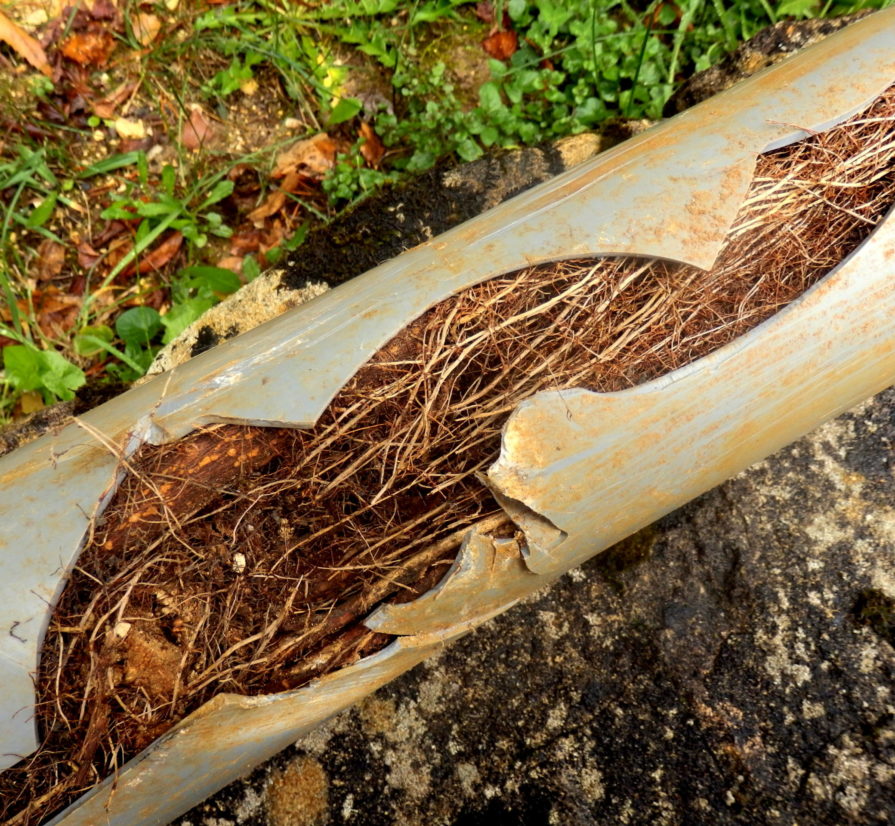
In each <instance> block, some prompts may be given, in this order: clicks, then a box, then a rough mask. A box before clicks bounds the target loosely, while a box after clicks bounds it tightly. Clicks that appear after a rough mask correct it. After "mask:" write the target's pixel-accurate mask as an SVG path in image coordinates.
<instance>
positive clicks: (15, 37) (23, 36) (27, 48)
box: [0, 11, 53, 77]
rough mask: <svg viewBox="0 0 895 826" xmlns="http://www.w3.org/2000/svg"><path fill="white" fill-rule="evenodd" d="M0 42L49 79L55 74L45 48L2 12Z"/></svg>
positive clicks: (0, 14) (0, 12)
mask: <svg viewBox="0 0 895 826" xmlns="http://www.w3.org/2000/svg"><path fill="white" fill-rule="evenodd" d="M0 40H2V41H3V42H4V43H6V44H7V45H8V46H9V47H10V48H11V49H12V50H13V51H15V52H18V54H19V55H21V56H22V57H23V58H24V59H25V60H27V61H28V62H29V63H30V64H31V65H32V66H33V67H34V68H35V69H37V70H38V71H39V72H43V73H44V74H45V75H47V77H49V76H50V75H51V74H53V70H52V69H51V68H50V64H49V63H48V62H47V55H46V53H45V52H44V50H43V46H41V45H40V43H38V42H37V40H35V39H34V38H33V37H32V36H31V35H30V34H28V33H27V32H26V31H24V30H23V29H22V28H21V27H20V26H19V25H17V24H16V23H14V22H13V21H12V20H10V19H9V18H8V17H7V16H6V15H5V14H4V13H3V12H2V11H0Z"/></svg>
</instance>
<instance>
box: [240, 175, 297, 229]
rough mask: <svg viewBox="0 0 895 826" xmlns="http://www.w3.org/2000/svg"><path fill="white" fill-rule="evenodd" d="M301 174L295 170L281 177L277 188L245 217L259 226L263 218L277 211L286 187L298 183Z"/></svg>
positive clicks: (284, 196) (282, 203)
mask: <svg viewBox="0 0 895 826" xmlns="http://www.w3.org/2000/svg"><path fill="white" fill-rule="evenodd" d="M300 177H301V176H300V175H299V174H298V173H297V172H290V173H288V174H287V175H286V177H285V178H284V179H283V183H282V184H281V186H280V188H279V189H276V190H274V191H273V192H271V193H270V195H268V196H267V197H266V198H265V199H264V200H263V201H262V202H261V203H260V204H259V205H258V206H256V207H255V208H254V209H253V210H252V211H251V212H250V213H249V214H248V215H247V216H246V217H247V218H248V219H249V221H251V222H252V223H253V224H254V225H255V226H260V225H261V223H262V222H263V221H264V219H265V218H270V216H271V215H275V214H276V213H277V212H279V211H280V210H281V209H282V208H283V205H284V204H285V203H286V193H287V191H288V190H287V188H289V187H293V186H295V185H296V184H297V183H298V180H299V178H300Z"/></svg>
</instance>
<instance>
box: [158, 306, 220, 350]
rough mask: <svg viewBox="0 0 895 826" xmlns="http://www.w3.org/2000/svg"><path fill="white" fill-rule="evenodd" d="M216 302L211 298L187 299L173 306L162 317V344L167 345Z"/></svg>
mask: <svg viewBox="0 0 895 826" xmlns="http://www.w3.org/2000/svg"><path fill="white" fill-rule="evenodd" d="M216 303H217V302H216V301H215V300H214V299H213V298H189V299H187V300H186V301H184V302H182V303H180V304H175V305H174V306H173V307H172V308H171V309H170V310H169V311H168V312H167V313H165V314H164V315H163V316H162V325H163V326H164V328H165V334H164V336H163V337H162V344H169V343H170V342H172V341H173V340H174V339H175V338H177V336H179V335H180V334H181V333H182V332H183V331H184V330H185V329H186V328H187V327H189V326H190V324H192V323H193V322H194V321H195V320H196V319H197V318H199V316H201V315H202V313H204V312H205V311H206V310H208V309H210V308H211V307H213V306H214V305H215V304H216Z"/></svg>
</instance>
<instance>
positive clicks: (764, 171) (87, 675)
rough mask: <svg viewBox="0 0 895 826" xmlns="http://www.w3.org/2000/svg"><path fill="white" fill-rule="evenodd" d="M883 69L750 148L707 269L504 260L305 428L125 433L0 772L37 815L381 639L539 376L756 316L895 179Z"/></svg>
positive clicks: (847, 237) (464, 510)
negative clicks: (520, 264) (200, 722)
mask: <svg viewBox="0 0 895 826" xmlns="http://www.w3.org/2000/svg"><path fill="white" fill-rule="evenodd" d="M893 157H895V88H893V89H890V90H889V91H887V92H886V93H885V94H884V95H883V96H881V97H880V98H879V99H878V100H877V101H876V102H874V104H872V105H871V107H869V109H868V110H866V111H865V112H863V113H861V114H859V115H857V116H855V117H853V118H851V119H850V120H849V121H848V122H847V123H845V124H843V125H841V126H838V127H836V128H834V129H831V130H829V131H828V132H825V133H822V134H820V135H816V136H812V137H811V138H809V139H806V140H804V141H802V142H799V143H797V144H793V145H791V146H789V147H785V148H783V149H780V150H777V151H775V152H772V153H768V154H766V155H763V156H762V157H761V158H760V159H759V162H758V165H757V168H756V171H755V177H754V180H753V183H752V187H751V189H750V191H749V193H748V195H747V197H746V200H745V202H744V203H743V205H742V207H741V210H740V213H739V216H738V218H737V220H736V222H735V224H734V226H733V227H732V229H731V231H730V233H729V235H728V238H727V241H726V244H725V246H724V249H723V250H722V253H721V255H720V257H719V260H718V261H717V262H716V265H715V267H714V268H713V269H712V270H710V271H702V270H699V269H696V268H694V267H689V266H684V265H680V264H675V263H670V262H664V261H656V260H647V259H638V258H632V257H625V258H601V259H597V260H592V261H570V262H563V263H559V264H550V265H544V266H539V267H535V268H532V269H528V270H523V271H519V272H515V273H512V274H509V275H504V276H500V277H498V278H495V279H493V280H491V281H488V282H486V283H484V284H480V285H478V286H476V287H473V288H471V289H468V290H465V291H464V292H462V293H460V294H459V295H457V296H454V297H452V298H450V299H448V300H446V301H443V302H441V303H440V304H438V305H436V306H435V307H434V308H432V309H431V310H429V311H428V312H426V313H425V314H424V315H423V316H421V317H420V318H418V319H416V320H415V321H413V322H412V323H411V324H410V325H408V326H407V327H406V328H405V329H404V330H403V331H402V332H401V333H399V334H398V335H397V336H395V337H394V338H393V339H392V340H391V341H390V342H389V343H388V344H387V345H386V346H385V347H383V348H382V349H381V350H380V351H379V352H378V353H377V354H376V355H375V356H374V357H373V358H372V359H371V360H370V361H369V362H368V363H367V364H366V365H365V366H364V367H363V368H361V370H360V371H359V372H358V373H357V374H356V375H355V376H354V377H353V378H351V380H350V381H349V382H348V384H347V385H346V386H345V387H344V388H343V390H342V391H341V392H340V393H339V394H338V395H337V397H336V398H335V399H334V400H333V402H332V403H331V404H330V405H329V407H328V408H327V410H326V412H325V413H324V415H323V416H322V418H321V420H320V421H319V422H318V423H317V425H316V426H315V427H314V428H312V429H311V430H309V431H295V430H278V429H263V428H253V427H240V426H235V425H221V426H216V427H210V428H206V429H203V430H200V431H197V432H196V433H194V434H192V435H190V436H188V437H187V438H185V439H182V440H180V441H178V442H176V443H174V444H171V445H166V446H163V447H149V446H147V447H144V448H143V449H141V450H140V451H139V452H138V454H137V455H136V456H135V457H134V458H133V459H132V460H130V461H129V462H128V463H127V465H126V470H127V471H128V473H127V476H126V478H125V480H124V482H123V483H122V485H121V487H120V489H119V491H118V493H117V494H116V496H115V498H114V499H113V501H112V502H111V504H110V505H109V506H108V508H107V509H106V511H105V513H104V514H103V516H102V518H101V519H100V520H99V522H98V524H97V525H96V526H95V530H94V533H93V536H92V538H91V541H90V543H89V544H88V546H87V547H86V549H85V550H84V552H83V553H82V555H81V557H80V559H79V562H78V567H77V569H76V570H75V572H74V573H73V575H72V577H71V579H70V581H69V583H68V585H67V587H66V589H65V591H64V593H63V595H62V598H61V600H60V603H59V605H58V606H57V608H56V610H55V614H54V617H53V620H52V622H51V625H50V629H49V633H48V634H47V638H46V640H45V642H44V647H43V651H42V656H41V672H40V679H39V686H38V689H39V705H38V716H39V720H40V725H41V736H42V745H41V747H40V749H39V750H38V751H37V752H36V753H35V754H34V755H32V756H31V757H29V758H28V759H27V760H24V761H22V762H21V763H19V764H18V765H16V766H15V767H13V768H11V769H8V770H7V771H6V772H4V773H2V775H0V799H2V801H3V802H2V808H0V816H2V817H4V820H5V822H6V823H17V824H19V823H21V824H33V823H39V822H40V821H42V820H44V819H45V818H46V817H48V816H49V815H50V814H52V813H53V812H55V811H58V810H59V809H60V808H61V807H62V806H64V805H66V804H68V803H69V802H71V801H72V800H73V799H74V798H75V797H76V796H77V795H78V794H80V793H82V792H83V791H85V790H86V789H88V788H90V787H92V786H93V785H95V784H96V783H98V782H99V781H100V780H102V779H103V778H104V777H106V776H108V775H109V774H111V773H112V772H113V771H114V770H115V769H116V768H118V767H120V766H121V765H123V763H124V762H126V761H127V760H128V759H129V758H130V757H132V756H133V755H135V754H136V753H137V752H138V751H140V750H141V749H143V748H144V747H145V746H147V745H148V744H149V743H151V742H152V741H153V740H154V739H156V738H157V737H158V736H159V735H161V734H162V733H163V732H164V731H166V730H167V729H168V728H170V726H171V725H173V724H174V723H175V722H176V721H178V720H180V719H182V718H183V717H184V716H185V715H186V714H188V713H189V712H191V711H193V710H194V709H196V708H197V707H198V706H200V705H201V704H202V703H204V702H206V701H207V700H208V699H210V698H211V697H212V696H213V695H214V694H216V693H220V692H223V691H227V692H237V693H244V694H257V693H265V692H271V691H279V690H283V689H288V688H294V687H298V686H300V685H303V684H304V683H306V682H308V681H309V680H311V679H313V678H314V677H317V676H319V675H321V674H324V673H328V672H330V671H332V670H334V669H337V668H340V667H342V666H344V665H346V664H349V663H351V662H355V661H356V660H357V659H359V658H360V657H363V656H365V655H367V654H369V653H372V652H374V651H376V650H379V649H381V648H382V647H383V646H384V645H385V644H386V643H387V642H388V641H389V637H387V636H385V635H381V634H376V633H374V632H372V631H369V630H368V629H366V628H365V626H363V624H362V622H361V620H362V619H363V617H364V616H366V615H367V614H368V613H369V611H370V610H372V609H373V608H374V607H375V606H376V605H377V604H379V603H381V602H383V601H385V600H392V601H395V600H409V599H413V598H414V597H416V596H417V595H419V594H421V593H423V592H424V591H426V590H427V589H428V588H430V587H432V586H433V585H434V584H435V583H436V582H437V581H438V580H439V579H440V577H441V576H442V575H443V573H444V572H445V571H446V569H447V567H448V566H449V565H450V563H451V561H452V560H453V558H454V555H455V554H456V549H457V547H458V545H459V541H460V536H461V535H462V533H463V531H464V530H465V529H466V528H468V526H469V525H471V524H472V523H474V522H478V521H481V520H487V523H488V525H489V527H490V528H491V530H493V531H494V532H495V533H497V534H501V533H505V534H507V535H511V534H512V533H513V532H514V528H513V526H512V525H511V524H509V522H508V521H507V520H506V519H505V518H504V517H503V515H502V513H501V511H500V510H499V508H498V507H497V505H496V503H495V502H494V501H493V500H492V498H491V497H490V495H489V494H488V492H487V490H486V489H485V488H484V487H483V486H482V485H481V483H479V482H478V481H477V480H476V474H477V473H479V472H482V471H484V470H485V469H486V468H487V467H488V465H489V464H490V463H491V462H492V461H494V459H495V458H496V455H497V452H498V449H499V444H500V430H501V427H502V426H503V423H504V422H505V421H506V418H507V416H508V414H509V413H510V412H511V410H512V409H513V408H514V407H515V406H516V405H517V404H518V403H519V402H520V401H522V400H523V399H525V398H527V397H529V396H531V395H532V394H533V393H535V392H537V391H539V390H546V389H556V388H571V387H585V388H588V389H591V390H596V391H613V390H620V389H623V388H627V387H631V386H634V385H636V384H639V383H642V382H644V381H647V380H649V379H652V378H656V377H658V376H660V375H662V374H664V373H667V372H669V371H670V370H673V369H675V368H678V367H681V366H683V365H685V364H687V363H689V362H691V361H693V360H695V359H697V358H699V357H701V356H704V355H707V354H708V353H710V352H711V351H713V350H715V349H716V348H718V347H720V346H722V345H723V344H726V343H727V342H729V341H731V340H732V339H734V338H735V337H736V336H738V335H741V334H742V333H743V332H745V331H747V330H749V329H751V328H752V327H754V326H755V325H756V324H758V323H759V322H761V321H763V320H764V319H766V318H768V317H769V316H771V315H772V314H773V313H774V312H776V311H777V310H779V309H780V308H782V307H783V306H785V305H786V304H787V303H789V302H790V301H792V300H793V299H794V298H796V297H798V296H799V295H800V294H802V293H803V292H804V291H805V290H806V289H807V288H808V287H810V286H811V285H812V284H814V283H816V282H817V281H818V280H819V279H820V278H821V277H823V275H824V274H825V273H827V272H828V271H829V270H830V269H831V268H833V267H834V266H835V265H836V264H838V263H839V262H840V261H841V260H842V259H843V258H844V257H845V256H847V255H848V254H849V253H850V252H852V251H853V250H854V249H855V248H856V247H857V246H858V245H859V244H860V243H861V242H862V241H863V240H864V239H866V238H867V236H868V235H869V234H870V233H871V232H872V230H873V228H874V227H875V226H876V225H877V224H878V223H879V221H880V219H881V218H882V216H883V215H884V214H885V213H886V212H887V210H888V209H889V208H890V206H891V205H892V203H893V201H895V171H893Z"/></svg>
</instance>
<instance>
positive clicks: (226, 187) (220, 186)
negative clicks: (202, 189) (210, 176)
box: [199, 181, 234, 209]
mask: <svg viewBox="0 0 895 826" xmlns="http://www.w3.org/2000/svg"><path fill="white" fill-rule="evenodd" d="M233 187H234V183H233V181H218V182H217V183H216V184H215V185H214V187H213V188H212V190H211V192H209V193H208V197H207V198H206V199H205V200H204V201H203V202H202V205H201V206H200V207H199V209H205V207H208V206H211V205H212V204H216V203H217V202H218V201H223V200H224V198H226V197H227V196H228V195H229V194H230V193H231V192H233Z"/></svg>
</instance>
